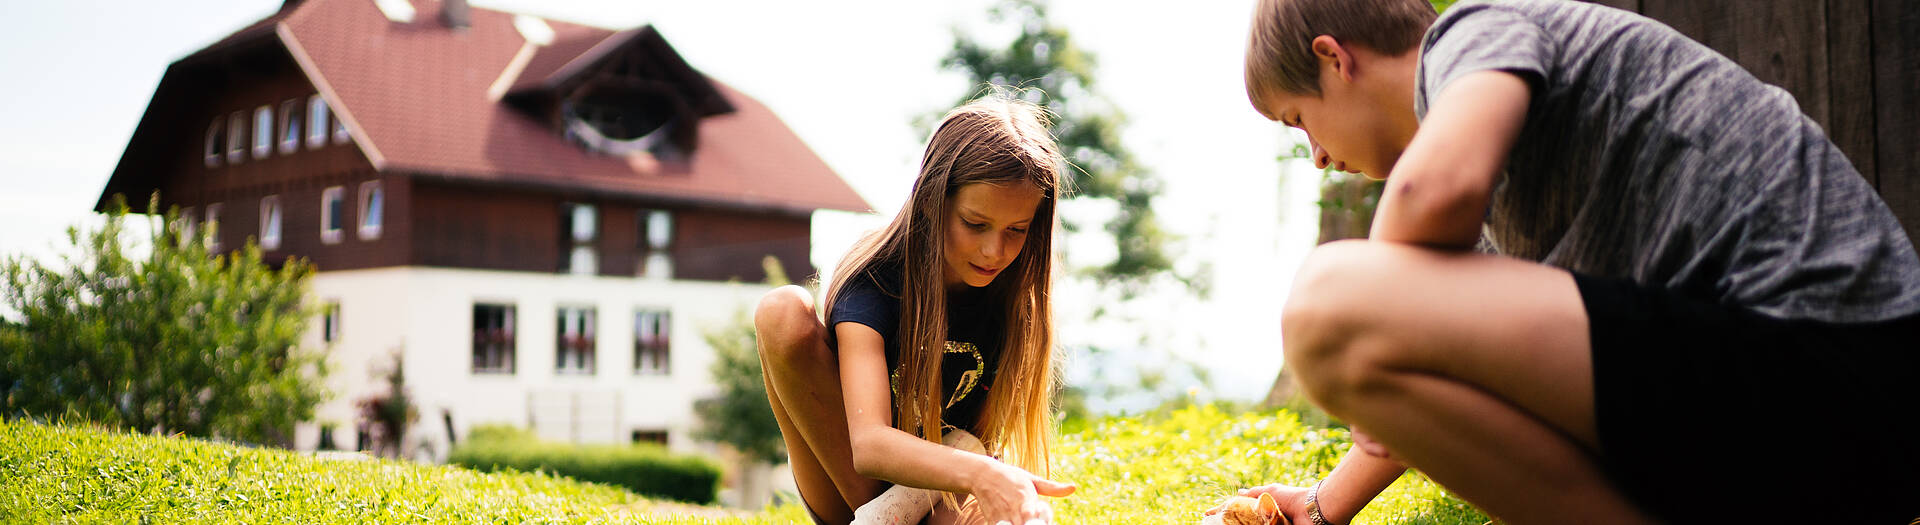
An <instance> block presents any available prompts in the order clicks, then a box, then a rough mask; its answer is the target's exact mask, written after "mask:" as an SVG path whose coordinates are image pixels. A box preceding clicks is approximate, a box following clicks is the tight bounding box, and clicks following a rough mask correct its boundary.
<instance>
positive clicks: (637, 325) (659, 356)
mask: <svg viewBox="0 0 1920 525" xmlns="http://www.w3.org/2000/svg"><path fill="white" fill-rule="evenodd" d="M633 317H634V319H633V372H634V373H635V374H640V375H667V374H669V373H672V368H671V367H670V366H668V365H670V364H671V363H672V360H671V359H670V357H671V356H672V354H671V353H670V352H669V351H668V349H669V348H670V345H668V344H667V341H668V339H667V335H668V331H669V328H668V327H669V326H670V325H672V324H673V323H672V317H671V316H669V315H668V314H667V312H666V311H664V310H651V311H649V310H641V311H640V312H639V313H636V314H634V316H633Z"/></svg>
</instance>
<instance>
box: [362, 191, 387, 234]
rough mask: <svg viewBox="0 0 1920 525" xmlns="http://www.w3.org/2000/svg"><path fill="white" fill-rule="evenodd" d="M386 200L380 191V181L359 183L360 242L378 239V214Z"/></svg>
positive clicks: (379, 220)
mask: <svg viewBox="0 0 1920 525" xmlns="http://www.w3.org/2000/svg"><path fill="white" fill-rule="evenodd" d="M386 200H387V199H386V195H385V193H384V192H382V191H380V181H377V180H375V181H367V182H362V183H360V240H363V241H369V240H373V239H378V238H380V222H381V219H380V213H381V209H382V208H384V207H385V206H386Z"/></svg>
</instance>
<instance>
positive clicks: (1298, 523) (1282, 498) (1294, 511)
mask: <svg viewBox="0 0 1920 525" xmlns="http://www.w3.org/2000/svg"><path fill="white" fill-rule="evenodd" d="M1236 494H1239V495H1241V496H1246V497H1249V498H1258V497H1260V495H1261V494H1266V495H1268V496H1273V503H1274V504H1275V505H1278V506H1279V507H1280V515H1282V516H1286V517H1287V519H1288V520H1289V521H1290V522H1291V523H1292V524H1293V525H1313V521H1312V520H1310V519H1308V518H1307V489H1306V488H1305V487H1289V486H1286V485H1281V484H1279V483H1273V484H1268V485H1261V486H1258V487H1253V488H1245V489H1240V491H1239V492H1236ZM1225 505H1226V502H1224V501H1222V502H1221V503H1220V504H1219V505H1214V506H1213V508H1211V509H1207V512H1206V513H1205V514H1203V515H1205V516H1211V515H1214V514H1218V513H1220V509H1221V508H1222V507H1223V506H1225Z"/></svg>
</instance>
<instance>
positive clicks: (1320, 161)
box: [1307, 136, 1333, 169]
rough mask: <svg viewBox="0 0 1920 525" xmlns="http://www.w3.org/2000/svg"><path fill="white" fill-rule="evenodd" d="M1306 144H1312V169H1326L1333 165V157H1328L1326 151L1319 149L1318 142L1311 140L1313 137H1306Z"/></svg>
mask: <svg viewBox="0 0 1920 525" xmlns="http://www.w3.org/2000/svg"><path fill="white" fill-rule="evenodd" d="M1307 144H1312V145H1313V167H1314V169H1327V166H1329V165H1332V164H1333V155H1328V154H1327V150H1326V149H1325V148H1321V147H1320V142H1319V141H1315V140H1313V137H1312V136H1308V137H1307Z"/></svg>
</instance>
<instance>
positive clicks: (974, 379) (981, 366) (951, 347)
mask: <svg viewBox="0 0 1920 525" xmlns="http://www.w3.org/2000/svg"><path fill="white" fill-rule="evenodd" d="M947 353H949V354H973V370H968V371H966V372H965V373H962V374H960V384H958V385H954V387H953V397H950V398H947V406H946V408H953V405H954V404H955V403H959V402H960V400H962V399H966V398H967V393H968V392H972V391H973V385H975V384H977V383H979V382H980V376H981V375H982V374H985V373H987V359H986V358H985V357H982V356H981V355H980V348H979V347H976V346H973V343H962V342H957V341H947Z"/></svg>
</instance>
